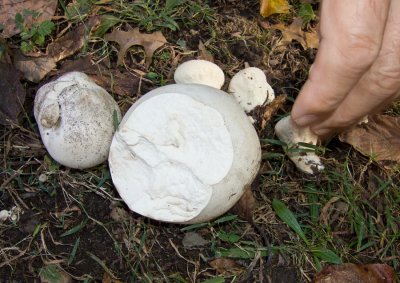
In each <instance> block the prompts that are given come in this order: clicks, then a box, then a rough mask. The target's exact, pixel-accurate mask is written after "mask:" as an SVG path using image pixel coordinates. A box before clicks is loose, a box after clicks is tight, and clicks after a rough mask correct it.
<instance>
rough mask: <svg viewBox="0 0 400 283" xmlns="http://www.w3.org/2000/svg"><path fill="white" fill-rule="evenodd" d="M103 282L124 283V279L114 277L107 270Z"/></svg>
mask: <svg viewBox="0 0 400 283" xmlns="http://www.w3.org/2000/svg"><path fill="white" fill-rule="evenodd" d="M101 282H102V283H122V281H120V280H117V279H114V278H112V277H111V276H110V274H108V273H107V272H105V273H104V275H103V280H102V281H101Z"/></svg>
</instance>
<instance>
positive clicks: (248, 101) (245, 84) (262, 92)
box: [228, 67, 275, 112]
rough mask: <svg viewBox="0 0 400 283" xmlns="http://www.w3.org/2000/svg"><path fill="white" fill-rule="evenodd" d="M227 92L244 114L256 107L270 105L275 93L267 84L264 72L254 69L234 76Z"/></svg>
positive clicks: (246, 69) (247, 69)
mask: <svg viewBox="0 0 400 283" xmlns="http://www.w3.org/2000/svg"><path fill="white" fill-rule="evenodd" d="M228 92H229V93H231V94H233V96H234V97H235V98H236V100H237V101H238V102H239V104H240V105H241V106H242V107H243V109H244V110H245V111H246V112H250V111H252V110H253V109H254V108H255V107H256V106H260V105H263V104H270V103H271V102H272V101H273V100H274V99H275V92H274V90H273V89H272V87H271V86H270V85H269V84H268V82H267V78H266V76H265V74H264V72H263V71H262V70H261V69H259V68H256V67H248V68H245V69H243V70H241V71H239V72H238V73H237V74H235V75H234V76H233V77H232V79H231V81H230V83H229V88H228Z"/></svg>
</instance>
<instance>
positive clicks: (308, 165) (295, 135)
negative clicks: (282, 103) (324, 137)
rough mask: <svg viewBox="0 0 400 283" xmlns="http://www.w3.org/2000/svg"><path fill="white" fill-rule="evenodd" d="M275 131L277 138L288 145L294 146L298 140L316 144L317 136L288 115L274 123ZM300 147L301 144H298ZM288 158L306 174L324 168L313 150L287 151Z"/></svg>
mask: <svg viewBox="0 0 400 283" xmlns="http://www.w3.org/2000/svg"><path fill="white" fill-rule="evenodd" d="M275 133H276V135H277V136H278V138H279V140H281V141H283V142H285V143H286V144H287V145H288V146H295V145H296V144H297V143H299V142H303V143H309V144H312V145H316V144H317V142H318V136H317V135H315V134H314V133H313V132H312V131H311V130H310V129H309V128H299V127H297V126H296V125H295V124H294V123H293V122H292V119H291V117H290V116H287V117H285V118H283V119H281V120H280V121H279V122H278V123H277V124H276V125H275ZM298 148H301V146H298ZM288 156H289V158H290V160H292V161H293V163H294V164H295V165H296V167H297V168H298V169H299V170H301V171H303V172H304V173H308V174H315V173H318V172H319V171H322V170H324V165H323V164H322V162H321V159H320V158H319V157H318V156H317V155H316V154H315V153H314V152H296V151H294V152H290V151H289V152H288Z"/></svg>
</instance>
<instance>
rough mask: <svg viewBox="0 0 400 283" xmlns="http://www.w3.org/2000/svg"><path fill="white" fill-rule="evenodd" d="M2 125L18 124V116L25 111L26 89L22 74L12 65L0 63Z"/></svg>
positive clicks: (0, 116) (0, 112)
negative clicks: (22, 81) (23, 84)
mask: <svg viewBox="0 0 400 283" xmlns="http://www.w3.org/2000/svg"><path fill="white" fill-rule="evenodd" d="M0 74H1V75H0V89H1V95H0V124H2V125H10V124H13V123H17V121H18V115H19V114H20V113H21V111H23V109H24V108H23V106H24V101H25V88H24V87H23V86H22V84H21V82H20V80H19V78H20V77H21V73H20V72H19V71H18V70H16V69H15V68H14V67H13V66H12V65H11V64H8V63H6V62H0Z"/></svg>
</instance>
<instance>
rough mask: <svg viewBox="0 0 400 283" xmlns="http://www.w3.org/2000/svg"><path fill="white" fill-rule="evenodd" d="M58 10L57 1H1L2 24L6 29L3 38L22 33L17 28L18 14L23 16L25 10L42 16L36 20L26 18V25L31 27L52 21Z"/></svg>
mask: <svg viewBox="0 0 400 283" xmlns="http://www.w3.org/2000/svg"><path fill="white" fill-rule="evenodd" d="M56 8H57V0H24V1H21V0H0V24H1V25H3V27H4V29H3V32H2V33H1V36H2V37H4V38H8V37H11V36H13V35H16V34H18V33H19V32H20V30H19V29H18V28H17V27H16V26H15V15H16V14H17V13H20V14H22V13H23V11H24V10H29V11H37V12H40V13H41V14H40V16H39V17H38V18H36V19H33V18H32V16H29V17H25V18H24V23H25V24H26V25H27V26H30V25H31V24H33V23H34V22H36V23H40V22H43V21H46V20H51V18H52V17H53V15H54V13H55V12H56Z"/></svg>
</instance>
